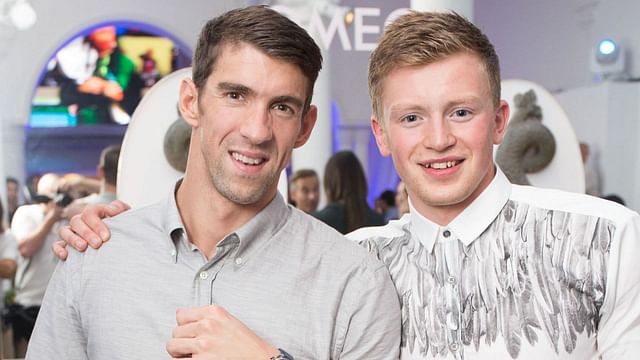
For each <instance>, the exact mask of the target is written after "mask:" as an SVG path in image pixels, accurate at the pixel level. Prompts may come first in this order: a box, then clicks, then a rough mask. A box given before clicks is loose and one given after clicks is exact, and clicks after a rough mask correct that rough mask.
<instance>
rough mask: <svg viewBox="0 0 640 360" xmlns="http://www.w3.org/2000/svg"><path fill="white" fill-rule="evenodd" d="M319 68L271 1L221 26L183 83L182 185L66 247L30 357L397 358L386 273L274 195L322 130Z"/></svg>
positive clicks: (393, 301)
mask: <svg viewBox="0 0 640 360" xmlns="http://www.w3.org/2000/svg"><path fill="white" fill-rule="evenodd" d="M320 67H321V55H320V51H319V49H318V47H317V45H316V44H315V43H314V42H313V40H312V39H311V38H310V37H309V35H308V34H307V33H306V32H305V31H304V30H303V29H302V28H300V27H299V26H297V25H296V24H294V23H293V22H291V21H290V20H288V19H287V18H286V17H284V16H282V15H280V14H278V13H276V12H274V11H272V10H270V9H268V8H264V7H249V8H245V9H237V10H232V11H230V12H228V13H226V14H224V15H222V16H220V17H218V18H215V19H213V20H211V21H209V22H208V23H207V24H206V25H205V27H204V29H203V31H202V33H201V35H200V39H199V41H198V45H197V48H196V52H195V56H194V68H193V80H185V81H184V82H183V83H182V84H181V88H180V100H179V105H180V110H181V113H182V115H183V118H184V119H185V121H187V122H188V123H189V124H190V125H191V126H192V137H191V144H190V151H189V160H188V163H187V169H186V173H185V176H184V178H183V179H182V180H181V181H180V182H178V184H176V186H175V189H172V191H171V192H170V193H169V194H168V196H167V198H166V199H165V200H164V201H162V202H160V203H158V204H155V205H151V206H148V207H145V208H141V209H136V210H133V211H129V212H127V213H126V214H123V215H121V216H118V217H116V218H113V219H111V220H110V221H109V222H108V224H109V226H110V228H111V231H112V238H111V240H110V241H109V242H108V243H106V244H105V245H104V246H103V249H102V250H101V251H91V250H90V251H88V252H87V253H86V254H85V255H81V254H79V253H76V252H71V253H70V255H69V258H68V259H67V261H66V262H65V263H62V264H61V265H60V266H59V267H58V268H57V270H56V273H55V274H54V276H53V278H52V280H51V283H50V286H49V288H48V290H47V294H46V295H45V299H44V303H43V306H42V309H41V312H40V316H39V318H38V321H37V323H36V328H35V330H34V334H33V337H32V340H31V343H30V345H29V352H28V354H27V357H28V358H33V359H41V358H48V359H49V358H54V359H83V358H92V359H107V358H109V359H112V358H148V359H155V358H163V357H166V356H167V352H168V353H169V355H170V356H172V357H194V358H195V357H207V358H209V357H215V358H238V359H265V360H267V359H270V358H271V359H274V358H277V359H287V358H291V356H293V357H295V358H296V359H338V358H340V359H392V358H396V357H397V356H398V351H399V350H398V349H399V342H400V313H399V303H398V298H397V295H396V293H395V289H394V288H393V285H392V283H391V279H390V277H389V275H388V272H387V270H386V268H385V267H384V265H383V264H382V263H380V262H378V261H377V260H375V259H374V258H373V257H371V256H370V255H368V254H367V252H366V251H365V250H364V249H362V248H361V247H359V246H357V245H356V244H353V243H351V242H349V241H347V240H345V239H344V238H343V237H342V236H340V235H339V234H338V233H337V232H335V231H333V230H332V229H330V228H328V227H327V226H325V225H323V224H322V223H320V222H318V221H316V220H314V219H312V218H311V217H309V216H307V215H305V214H303V213H302V212H300V211H298V210H296V209H294V208H292V207H289V206H287V205H286V204H285V202H284V200H283V199H282V197H281V196H280V195H278V194H277V189H276V187H277V179H278V176H279V174H280V172H281V171H282V169H283V168H284V167H285V166H286V164H287V163H288V161H289V158H290V155H291V151H292V149H293V148H295V147H298V146H301V145H303V144H304V143H305V142H306V140H307V139H308V137H309V135H310V132H311V129H312V128H313V125H314V123H315V120H316V112H317V109H316V107H315V106H312V105H310V100H311V93H312V89H313V84H314V82H315V79H316V77H317V73H318V71H319V70H320ZM214 304H215V305H214ZM176 309H178V310H177V311H176ZM176 322H177V326H176ZM245 324H246V325H245ZM249 328H250V329H252V330H253V331H251V330H249ZM172 329H173V332H172ZM165 346H166V351H165ZM280 349H284V351H283V350H280ZM287 353H288V354H287ZM289 354H290V355H289Z"/></svg>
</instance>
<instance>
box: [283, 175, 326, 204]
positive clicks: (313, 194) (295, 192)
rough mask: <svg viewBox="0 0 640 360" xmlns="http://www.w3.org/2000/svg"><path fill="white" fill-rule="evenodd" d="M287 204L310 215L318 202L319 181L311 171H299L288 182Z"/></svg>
mask: <svg viewBox="0 0 640 360" xmlns="http://www.w3.org/2000/svg"><path fill="white" fill-rule="evenodd" d="M289 202H290V203H291V204H292V205H293V206H295V207H297V208H298V209H300V210H302V211H304V212H306V213H307V214H311V213H313V212H314V211H316V210H317V209H318V203H319V202H320V180H319V179H318V174H317V173H316V172H315V170H313V169H300V170H297V171H296V172H294V173H293V176H291V180H290V181H289Z"/></svg>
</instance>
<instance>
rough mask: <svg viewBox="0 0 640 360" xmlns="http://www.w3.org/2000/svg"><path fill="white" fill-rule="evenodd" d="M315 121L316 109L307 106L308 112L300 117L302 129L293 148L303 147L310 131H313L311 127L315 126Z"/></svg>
mask: <svg viewBox="0 0 640 360" xmlns="http://www.w3.org/2000/svg"><path fill="white" fill-rule="evenodd" d="M317 119H318V108H317V107H316V106H315V105H311V106H309V110H307V113H306V114H305V115H304V116H303V117H302V128H301V129H300V133H299V134H298V137H297V138H296V142H295V143H294V144H293V147H294V148H298V147H300V146H302V145H304V144H305V143H306V142H307V140H309V137H310V136H311V130H313V126H314V125H315V124H316V120H317Z"/></svg>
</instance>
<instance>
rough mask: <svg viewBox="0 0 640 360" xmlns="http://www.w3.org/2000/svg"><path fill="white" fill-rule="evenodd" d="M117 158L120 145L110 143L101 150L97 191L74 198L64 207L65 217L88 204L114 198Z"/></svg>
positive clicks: (104, 202)
mask: <svg viewBox="0 0 640 360" xmlns="http://www.w3.org/2000/svg"><path fill="white" fill-rule="evenodd" d="M119 158H120V145H111V146H108V147H106V148H105V149H104V150H102V153H101V154H100V161H99V163H98V167H97V175H98V181H99V191H98V192H94V193H93V194H91V195H88V196H85V197H82V198H79V199H76V200H74V201H73V202H72V203H71V205H69V206H68V207H67V208H66V209H65V217H66V218H71V217H72V216H73V215H76V214H79V213H80V212H82V210H83V209H84V208H85V207H86V206H87V205H89V204H108V203H110V202H112V201H113V200H115V199H116V184H117V181H118V159H119Z"/></svg>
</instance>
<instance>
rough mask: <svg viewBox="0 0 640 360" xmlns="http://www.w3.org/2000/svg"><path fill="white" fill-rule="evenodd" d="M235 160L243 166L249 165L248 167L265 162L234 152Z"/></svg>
mask: <svg viewBox="0 0 640 360" xmlns="http://www.w3.org/2000/svg"><path fill="white" fill-rule="evenodd" d="M232 156H233V158H234V159H236V160H238V161H240V162H241V163H243V164H247V165H258V164H261V163H262V162H263V161H264V160H263V159H253V158H250V157H248V156H244V155H242V154H239V153H237V152H234V153H233V154H232Z"/></svg>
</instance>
